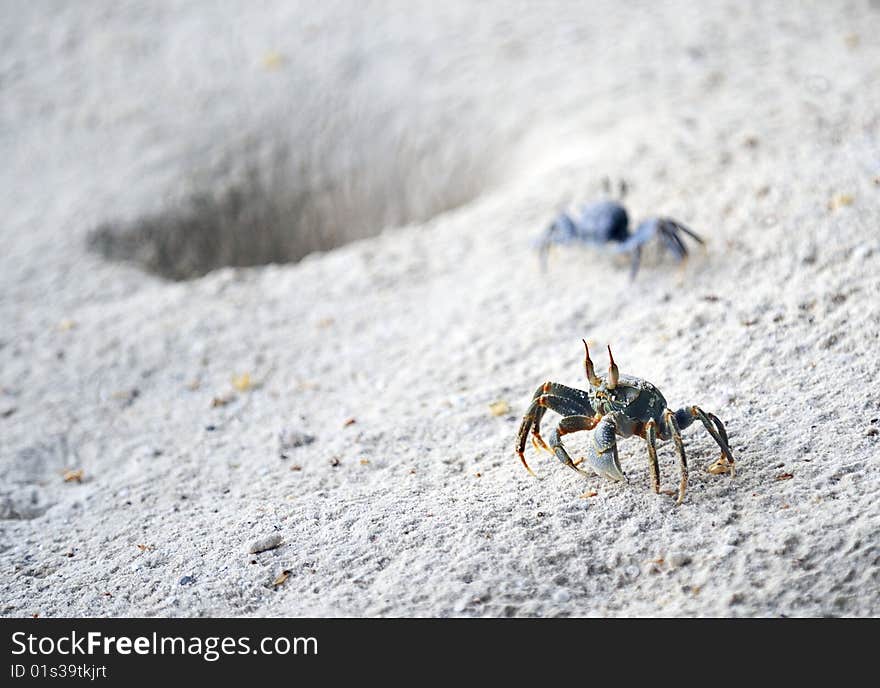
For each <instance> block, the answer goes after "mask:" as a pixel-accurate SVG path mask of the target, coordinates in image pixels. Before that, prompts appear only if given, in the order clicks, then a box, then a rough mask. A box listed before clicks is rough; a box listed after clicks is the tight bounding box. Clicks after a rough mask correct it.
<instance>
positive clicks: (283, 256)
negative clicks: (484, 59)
mask: <svg viewBox="0 0 880 688" xmlns="http://www.w3.org/2000/svg"><path fill="white" fill-rule="evenodd" d="M425 143H426V142H425V141H421V142H419V145H417V146H412V147H409V148H408V147H407V146H406V145H402V144H401V142H399V141H392V142H391V145H389V142H388V141H385V142H381V141H379V142H378V143H377V142H375V141H374V142H371V143H368V144H366V145H364V146H363V148H361V149H358V148H349V149H340V147H339V146H338V145H337V146H336V147H335V152H336V153H337V154H336V155H335V156H333V155H330V156H320V157H314V156H313V158H312V160H311V161H306V162H304V161H303V160H301V159H298V160H297V159H295V158H296V156H295V155H291V154H289V153H288V152H287V151H286V150H284V149H283V147H278V148H275V149H270V150H269V151H268V152H267V154H266V155H262V156H261V159H262V160H263V161H268V162H267V163H266V164H264V165H263V166H262V167H260V166H256V165H254V164H253V161H251V162H250V163H248V164H247V167H245V168H244V171H243V172H236V171H235V163H234V162H233V164H231V165H225V166H223V169H224V170H225V171H224V172H222V173H218V174H217V175H216V178H214V179H212V178H211V177H210V176H207V177H206V176H205V175H203V178H202V180H201V181H200V182H199V183H198V185H197V186H196V188H197V189H198V188H201V189H210V191H198V190H196V191H193V192H191V193H188V194H180V200H177V201H168V202H167V207H165V208H161V207H160V208H159V209H158V210H155V211H153V212H151V213H149V214H145V215H144V216H142V217H139V218H136V219H134V220H128V221H118V222H114V221H110V222H106V223H104V224H102V225H100V226H98V227H97V228H96V229H94V230H93V231H92V232H91V233H90V234H89V238H88V245H89V248H90V249H91V250H93V251H96V252H97V253H99V254H100V255H102V256H104V257H105V258H108V259H110V260H119V261H131V262H134V263H136V264H138V265H139V266H140V267H142V268H143V269H145V270H147V271H149V272H152V273H156V274H158V275H161V276H162V277H165V278H169V279H174V280H185V279H191V278H194V277H199V276H201V275H204V274H205V273H207V272H210V271H211V270H214V269H217V268H220V267H223V266H255V265H264V264H269V263H288V262H294V261H298V260H300V259H301V258H303V257H304V256H306V255H308V254H310V253H313V252H315V251H326V250H329V249H332V248H335V247H337V246H341V245H343V244H346V243H348V242H351V241H354V240H356V239H362V238H365V237H368V236H372V235H375V234H378V233H379V232H381V231H382V230H383V229H384V228H387V227H395V226H401V225H405V224H408V223H413V222H421V221H425V220H427V219H429V218H431V217H432V216H434V215H437V214H438V213H441V212H443V211H446V210H449V209H452V208H455V207H457V206H460V205H462V204H464V203H466V202H467V201H469V200H471V199H473V198H474V197H476V196H477V195H479V194H480V193H481V192H482V191H484V190H485V186H486V183H487V181H486V180H487V179H488V176H489V175H488V174H487V173H488V169H487V168H488V165H487V164H482V163H481V162H480V161H478V160H476V158H475V157H474V156H475V155H476V154H478V153H481V151H479V150H478V149H475V148H472V147H471V148H468V147H464V146H462V145H461V144H460V142H459V143H455V142H445V141H434V142H429V143H431V144H433V150H432V149H431V148H428V149H427V150H426V147H425V145H424V144H425ZM382 149H384V151H389V150H390V151H391V152H388V153H385V152H384V151H383V150H382ZM482 153H485V151H482ZM481 157H483V159H484V160H488V159H489V157H488V156H481ZM340 160H341V161H342V162H340ZM239 167H244V166H243V165H242V164H241V163H239ZM230 169H232V170H233V171H232V172H229V170H230Z"/></svg>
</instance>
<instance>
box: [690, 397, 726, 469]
mask: <svg viewBox="0 0 880 688" xmlns="http://www.w3.org/2000/svg"><path fill="white" fill-rule="evenodd" d="M690 412H691V414H692V415H693V416H694V417H695V418H699V419H700V420H701V421H702V423H703V425H705V426H706V430H708V431H709V434H710V435H712V439H714V440H715V442H716V443H717V444H718V446H719V447H721V456H722V457H723V458H725V459H727V461H728V462H729V464H730V465H729V468H730V476H731V477H734V475H735V474H736V472H735V468H734V463H733V453H732V452H731V451H730V444H729V443H728V441H727V431H726V430H725V429H724V425H723V424H722V422H721V421H720V420H719V419H718V417H717V416H715V415H714V414H712V413H709V414H707V413H706V412H705V411H703V410H702V409H701V408H700V407H699V406H691V408H690ZM713 423H714V426H713Z"/></svg>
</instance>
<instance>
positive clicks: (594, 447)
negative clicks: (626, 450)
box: [584, 416, 629, 482]
mask: <svg viewBox="0 0 880 688" xmlns="http://www.w3.org/2000/svg"><path fill="white" fill-rule="evenodd" d="M615 429H616V426H615V424H614V420H613V419H612V418H611V417H610V416H605V417H604V418H603V419H602V420H600V421H599V424H598V425H597V426H596V427H595V428H593V430H591V431H590V441H589V447H588V448H587V456H586V458H585V459H584V463H586V464H587V465H588V466H589V467H590V468H592V469H593V471H594V472H595V473H596V475H601V476H602V477H603V478H608V479H609V480H618V481H623V482H629V481H628V480H627V479H626V476H625V475H624V473H623V470H622V469H621V468H620V458H619V457H618V455H617V439H616V437H615Z"/></svg>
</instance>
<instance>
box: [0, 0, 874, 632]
mask: <svg viewBox="0 0 880 688" xmlns="http://www.w3.org/2000/svg"><path fill="white" fill-rule="evenodd" d="M0 13H2V17H3V21H2V22H0V36H2V42H0V45H2V46H3V48H2V50H0V92H2V98H0V156H2V159H3V160H4V164H3V165H2V166H0V189H2V194H0V203H2V218H3V219H2V222H0V238H2V250H0V322H2V326H0V519H2V520H0V572H2V575H0V614H2V615H4V616H12V617H24V616H31V615H36V614H38V615H40V616H41V617H50V616H318V617H324V616H404V617H409V616H440V617H447V616H493V617H494V616H779V615H786V616H819V615H835V616H876V615H878V614H880V542H878V536H877V535H878V532H880V503H878V497H880V387H878V384H877V379H878V360H880V356H878V344H880V229H878V228H880V41H878V40H877V36H878V35H880V4H878V3H877V2H876V1H870V2H869V1H867V0H865V1H855V0H853V1H852V2H841V3H833V4H829V3H822V2H804V3H770V4H768V3H758V2H754V3H739V2H725V3H722V2H712V3H699V4H697V3H686V2H662V3H652V2H632V3H616V2H615V3H612V2H608V3H605V2H590V3H577V2H571V3H549V2H548V3H526V4H516V5H514V4H512V3H506V2H487V3H479V4H477V5H476V6H475V5H474V4H473V3H469V2H463V1H459V0H452V1H447V2H444V3H431V2H417V3H409V2H407V3H403V2H377V3H350V2H335V1H328V2H323V3H319V4H316V3H307V2H302V3H291V2H281V1H279V0H267V1H265V2H259V3H245V2H229V3H214V2H172V1H167V2H161V3H147V2H115V1H114V2H110V1H105V0H100V1H97V2H89V3H74V2H70V3H61V4H58V3H51V4H49V3H29V2H24V1H20V2H15V1H8V2H4V3H2V5H0ZM605 177H608V178H610V179H612V180H618V179H625V180H626V182H627V184H628V186H629V193H628V194H627V196H626V204H627V207H628V209H629V210H630V212H631V214H632V216H633V218H634V219H640V218H644V217H647V216H651V215H668V216H671V217H675V218H677V219H679V220H680V221H682V222H684V223H685V224H687V225H688V226H689V227H691V228H692V229H694V230H695V231H697V232H699V233H700V234H701V235H702V236H703V237H705V238H706V240H707V243H706V248H705V250H698V249H696V250H694V251H692V255H691V257H690V259H689V260H688V261H687V262H686V263H685V264H684V265H683V266H679V265H677V264H676V262H675V261H674V260H673V258H672V256H671V255H670V254H669V253H668V252H664V251H663V250H662V248H661V247H660V245H659V243H653V244H651V245H650V246H649V247H648V248H647V249H646V251H645V254H644V260H643V264H642V268H641V270H640V272H639V275H638V277H637V279H636V280H635V281H634V282H631V281H629V279H628V260H627V258H626V257H625V256H619V255H611V254H608V253H603V252H602V251H600V250H596V249H594V248H590V247H577V246H567V247H558V248H557V249H556V250H554V251H552V252H551V254H550V256H549V266H548V270H547V271H546V272H542V271H541V269H540V264H539V261H538V257H537V255H536V252H535V249H534V246H533V242H534V241H535V240H536V239H537V238H538V237H539V236H540V235H541V233H542V231H543V230H544V228H545V227H546V226H547V224H548V222H549V221H550V219H551V218H552V217H553V216H554V215H555V213H556V212H557V211H558V210H560V209H562V208H564V207H566V205H567V204H570V203H573V202H579V201H591V200H596V199H600V198H602V197H603V195H604V191H603V188H602V187H603V184H602V180H603V178H605ZM691 245H692V244H691ZM303 256H305V258H303ZM300 259H302V260H300ZM581 338H585V339H587V340H589V341H590V342H591V345H592V351H593V358H594V360H595V362H596V366H597V367H598V368H599V369H600V370H603V371H604V370H605V369H606V366H607V355H606V353H605V347H606V345H608V344H610V345H611V346H612V348H613V351H614V357H615V360H616V362H617V364H618V365H619V366H620V369H621V371H622V372H624V373H627V374H631V375H637V376H640V377H643V378H646V379H648V380H650V381H651V382H653V383H654V384H655V385H657V387H658V388H659V389H660V390H661V391H662V392H663V394H664V396H665V398H666V399H667V401H668V403H669V405H670V406H671V407H672V408H679V407H681V406H685V405H692V404H697V405H699V406H700V407H702V408H704V409H706V410H708V411H711V412H713V413H715V414H716V415H718V416H719V417H720V418H721V419H722V420H723V421H724V423H725V424H726V427H727V429H728V431H729V433H730V441H731V445H732V447H733V451H734V453H735V456H736V459H737V475H736V477H735V478H731V477H730V476H728V475H713V474H711V473H709V472H707V470H706V467H707V466H708V465H710V464H711V463H712V462H713V461H715V460H716V459H717V458H718V449H717V447H716V445H715V443H714V442H713V441H712V439H711V437H710V436H709V435H708V434H707V433H706V432H705V430H703V429H702V427H700V426H699V425H698V424H696V425H693V426H691V427H690V428H688V429H687V430H685V432H684V440H685V447H686V450H687V453H688V460H689V464H690V467H691V471H690V473H691V475H690V484H689V488H688V492H687V496H686V499H685V501H684V503H683V504H682V505H681V506H678V507H676V506H675V499H674V497H672V496H670V495H668V494H665V493H663V492H661V493H660V494H655V493H653V492H652V491H651V489H650V478H649V472H648V461H647V453H646V449H645V443H644V441H643V440H641V439H639V438H633V439H626V440H621V441H620V455H621V463H622V466H623V470H624V471H625V472H626V474H627V476H628V478H629V483H628V484H621V483H614V482H610V481H607V480H605V479H603V478H600V477H598V476H591V477H588V478H585V477H583V476H579V475H577V474H576V473H575V472H573V471H571V470H568V469H567V468H565V467H564V466H563V465H561V464H560V463H559V462H558V461H557V460H556V459H555V458H553V457H551V456H550V455H548V454H540V453H538V452H537V451H535V450H534V449H533V448H532V447H531V446H529V447H528V449H527V454H526V456H527V459H528V461H529V463H530V465H531V466H532V467H533V468H534V469H535V471H536V473H538V475H539V476H540V479H535V478H532V477H531V476H529V475H528V474H527V472H526V471H525V469H524V468H523V466H522V465H521V464H520V462H519V460H518V459H517V457H516V455H515V453H514V442H515V436H516V432H517V428H518V427H519V423H520V420H521V418H522V415H523V413H524V412H525V409H526V407H527V406H528V404H529V401H530V399H531V396H532V394H533V392H534V391H535V389H536V388H537V387H538V386H539V385H540V384H541V383H542V382H544V381H546V380H553V381H557V382H561V383H563V384H566V385H571V386H576V387H581V388H584V386H585V385H586V382H585V380H584V374H583V370H582V356H583V348H582V344H581ZM557 418H558V417H557V416H554V415H553V414H548V416H547V423H546V432H547V433H549V431H550V430H551V429H552V427H554V425H555V422H556V419H557ZM589 441H590V437H589V436H588V435H587V434H586V433H579V434H574V435H571V436H570V437H567V438H566V444H567V446H568V447H569V449H570V450H571V452H572V454H573V455H575V456H583V455H584V452H585V450H586V448H587V443H588V442H589ZM660 470H661V478H662V485H661V487H662V489H663V490H664V491H671V490H675V489H676V488H677V485H678V480H679V473H678V467H677V463H676V458H675V452H674V450H673V447H672V445H671V443H668V442H667V443H663V445H662V446H661V448H660ZM266 547H269V549H264V548H266ZM252 550H263V551H258V552H254V551H252Z"/></svg>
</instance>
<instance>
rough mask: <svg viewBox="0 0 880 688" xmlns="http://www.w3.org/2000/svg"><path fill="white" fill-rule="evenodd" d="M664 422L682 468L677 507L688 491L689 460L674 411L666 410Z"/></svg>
mask: <svg viewBox="0 0 880 688" xmlns="http://www.w3.org/2000/svg"><path fill="white" fill-rule="evenodd" d="M663 420H664V421H665V422H666V426H667V428H668V429H669V434H670V435H672V441H673V442H674V443H675V450H676V452H677V453H678V465H679V467H680V468H681V482H679V484H678V499H677V500H676V502H675V503H676V505H678V504H681V503H682V502H683V501H684V492H685V490H686V489H687V482H688V467H687V458H686V457H685V454H684V442H682V441H681V430H679V428H678V421H677V420H675V413H674V412H673V411H672V409H666V411H664V413H663Z"/></svg>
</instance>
